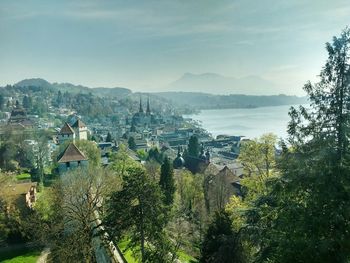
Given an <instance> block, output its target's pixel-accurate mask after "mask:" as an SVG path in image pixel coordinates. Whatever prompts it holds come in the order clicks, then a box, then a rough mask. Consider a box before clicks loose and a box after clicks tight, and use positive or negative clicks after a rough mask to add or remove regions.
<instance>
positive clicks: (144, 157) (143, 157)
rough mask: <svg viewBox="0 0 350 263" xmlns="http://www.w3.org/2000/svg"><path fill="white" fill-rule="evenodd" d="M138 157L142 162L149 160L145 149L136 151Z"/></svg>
mask: <svg viewBox="0 0 350 263" xmlns="http://www.w3.org/2000/svg"><path fill="white" fill-rule="evenodd" d="M136 154H137V157H139V158H140V159H141V160H142V161H146V160H147V157H148V155H147V153H146V151H145V150H144V149H139V150H137V151H136Z"/></svg>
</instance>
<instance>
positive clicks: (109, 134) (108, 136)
mask: <svg viewBox="0 0 350 263" xmlns="http://www.w3.org/2000/svg"><path fill="white" fill-rule="evenodd" d="M106 142H112V135H111V133H110V132H108V133H107V137H106Z"/></svg>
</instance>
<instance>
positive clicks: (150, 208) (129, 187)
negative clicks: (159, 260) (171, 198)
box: [105, 166, 168, 262]
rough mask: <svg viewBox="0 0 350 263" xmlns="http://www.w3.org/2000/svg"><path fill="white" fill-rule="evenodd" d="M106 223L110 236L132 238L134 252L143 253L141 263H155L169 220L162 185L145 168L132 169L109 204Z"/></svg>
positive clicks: (165, 252)
mask: <svg viewBox="0 0 350 263" xmlns="http://www.w3.org/2000/svg"><path fill="white" fill-rule="evenodd" d="M107 202H108V203H107V210H106V211H108V212H107V213H108V214H107V217H106V220H105V223H106V225H107V227H108V228H109V229H110V233H114V236H115V237H116V238H117V239H118V240H120V239H121V238H122V237H123V236H124V235H125V234H127V235H128V238H130V243H129V246H130V247H131V249H132V250H133V251H134V252H136V253H138V252H139V253H140V254H141V256H140V258H141V262H155V261H154V260H152V258H153V259H154V256H155V255H159V253H161V252H163V253H161V254H162V256H163V258H164V261H163V262H166V257H167V254H168V251H166V250H163V249H162V248H164V244H165V243H166V242H165V239H164V231H163V228H164V227H165V224H166V221H165V217H164V208H163V204H162V198H161V191H160V188H159V186H158V185H157V184H156V183H155V182H154V181H153V180H151V178H150V177H148V176H147V175H146V173H145V171H144V169H143V168H142V167H139V166H134V167H129V168H128V170H127V173H126V174H125V175H124V176H123V188H122V190H121V191H117V192H114V193H113V194H112V195H111V198H110V199H109V200H108V201H107Z"/></svg>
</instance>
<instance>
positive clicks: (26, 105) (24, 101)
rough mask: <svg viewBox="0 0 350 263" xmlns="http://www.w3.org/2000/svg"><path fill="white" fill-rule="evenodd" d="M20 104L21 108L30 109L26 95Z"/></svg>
mask: <svg viewBox="0 0 350 263" xmlns="http://www.w3.org/2000/svg"><path fill="white" fill-rule="evenodd" d="M22 105H23V108H25V109H26V110H28V109H30V107H31V105H30V99H29V97H28V96H27V95H26V96H24V97H23V101H22Z"/></svg>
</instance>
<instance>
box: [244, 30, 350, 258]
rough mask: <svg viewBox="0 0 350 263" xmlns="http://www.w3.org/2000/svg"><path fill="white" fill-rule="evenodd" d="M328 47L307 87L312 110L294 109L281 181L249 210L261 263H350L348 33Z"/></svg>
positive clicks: (272, 183) (281, 164) (271, 185)
mask: <svg viewBox="0 0 350 263" xmlns="http://www.w3.org/2000/svg"><path fill="white" fill-rule="evenodd" d="M326 47H327V51H328V59H327V62H326V65H325V66H324V68H323V69H322V71H321V74H320V82H318V83H317V84H315V85H312V84H311V83H310V82H309V83H307V84H306V85H305V86H304V89H305V91H306V92H307V93H308V95H309V100H310V109H306V108H305V107H300V108H299V110H298V109H295V108H292V109H291V111H290V116H291V121H290V124H289V135H290V136H289V143H290V147H289V148H287V149H286V148H284V152H283V154H282V157H281V160H280V162H279V163H278V167H279V169H280V170H281V177H280V178H274V179H272V180H270V181H269V182H268V185H267V186H268V188H267V189H268V192H267V193H266V194H263V195H262V196H260V197H259V198H257V199H256V201H255V207H253V208H252V209H249V210H248V213H247V223H248V226H249V227H248V229H251V230H254V231H251V232H249V231H248V233H250V237H251V241H252V242H253V244H255V245H256V248H258V249H257V254H256V258H257V259H256V261H257V262H266V261H267V260H268V261H272V262H346V261H348V260H349V258H350V249H349V244H350V233H349V231H348V230H349V227H348V226H349V224H350V201H349V200H350V193H349V190H348V189H349V188H350V178H349V173H350V166H349V161H350V157H349V154H348V153H349V152H348V151H349V147H348V146H349V139H348V138H349V137H348V131H349V128H350V127H349V119H350V118H349V117H350V115H349V109H350V101H349V100H348V98H349V95H350V85H349V84H350V83H349V80H350V63H349V62H350V61H349V60H350V58H349V57H350V56H349V55H350V54H349V48H350V30H349V29H346V30H344V31H343V32H342V34H341V36H340V37H334V39H333V42H332V43H327V45H326ZM296 251H298V253H295V252H296Z"/></svg>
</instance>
